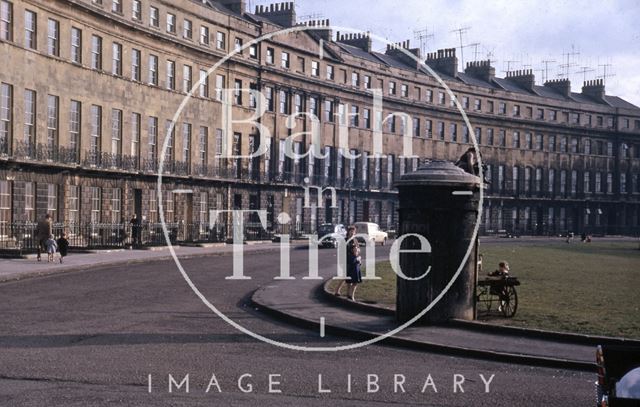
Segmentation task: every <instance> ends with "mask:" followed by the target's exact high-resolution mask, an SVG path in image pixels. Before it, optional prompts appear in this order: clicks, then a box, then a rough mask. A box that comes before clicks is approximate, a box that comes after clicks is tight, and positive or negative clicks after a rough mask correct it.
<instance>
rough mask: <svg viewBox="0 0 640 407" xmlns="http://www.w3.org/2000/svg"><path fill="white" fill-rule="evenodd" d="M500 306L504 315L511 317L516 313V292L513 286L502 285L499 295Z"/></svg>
mask: <svg viewBox="0 0 640 407" xmlns="http://www.w3.org/2000/svg"><path fill="white" fill-rule="evenodd" d="M500 306H501V307H502V314H504V316H505V317H507V318H512V317H513V316H514V315H516V310H517V309H518V293H517V292H516V289H515V287H512V286H505V287H504V290H503V291H502V294H501V295H500Z"/></svg>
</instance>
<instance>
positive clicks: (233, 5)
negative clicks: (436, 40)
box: [217, 0, 247, 14]
mask: <svg viewBox="0 0 640 407" xmlns="http://www.w3.org/2000/svg"><path fill="white" fill-rule="evenodd" d="M217 2H218V3H220V4H222V5H223V6H225V7H226V8H228V9H229V10H231V11H233V12H234V13H238V14H244V13H245V11H246V10H247V0H217Z"/></svg>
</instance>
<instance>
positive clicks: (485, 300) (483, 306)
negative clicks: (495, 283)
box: [478, 288, 493, 314]
mask: <svg viewBox="0 0 640 407" xmlns="http://www.w3.org/2000/svg"><path fill="white" fill-rule="evenodd" d="M492 302H493V300H492V296H491V293H489V290H488V289H487V288H484V289H482V290H481V291H480V293H479V294H478V310H480V311H483V312H486V313H487V314H488V313H490V312H491V305H492Z"/></svg>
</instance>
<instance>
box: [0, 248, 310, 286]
mask: <svg viewBox="0 0 640 407" xmlns="http://www.w3.org/2000/svg"><path fill="white" fill-rule="evenodd" d="M295 244H296V243H292V245H295ZM298 244H300V245H302V244H303V243H298ZM173 247H174V250H175V253H176V256H178V258H181V259H183V258H193V257H199V256H216V255H217V256H223V255H228V254H230V253H231V252H232V250H233V245H232V244H225V243H219V244H211V245H206V246H173ZM279 247H280V246H279V244H277V243H271V242H254V243H252V244H246V245H244V246H243V251H244V252H245V253H256V252H263V251H275V250H279ZM171 257H172V256H171V252H170V250H169V247H168V246H159V247H154V248H150V249H144V250H129V249H116V250H94V251H87V252H75V253H74V252H73V251H71V252H70V253H69V256H67V257H65V258H64V263H60V262H59V259H60V257H59V255H58V254H56V255H55V261H54V262H52V263H48V262H47V255H46V254H43V255H42V260H43V261H40V262H39V261H37V260H36V255H35V254H30V255H28V256H25V258H19V259H9V258H0V282H5V281H12V280H20V279H23V278H29V277H37V276H44V275H49V274H57V273H64V272H71V271H80V270H86V269H87V268H90V267H101V266H107V265H118V264H122V265H126V264H135V263H141V262H147V261H151V260H153V261H160V260H169V259H171Z"/></svg>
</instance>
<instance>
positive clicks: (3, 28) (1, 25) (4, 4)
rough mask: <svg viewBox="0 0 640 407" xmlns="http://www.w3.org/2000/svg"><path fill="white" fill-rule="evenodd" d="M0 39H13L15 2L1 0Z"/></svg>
mask: <svg viewBox="0 0 640 407" xmlns="http://www.w3.org/2000/svg"><path fill="white" fill-rule="evenodd" d="M0 39H2V40H4V41H13V4H12V3H11V2H10V1H5V0H2V1H0Z"/></svg>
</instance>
